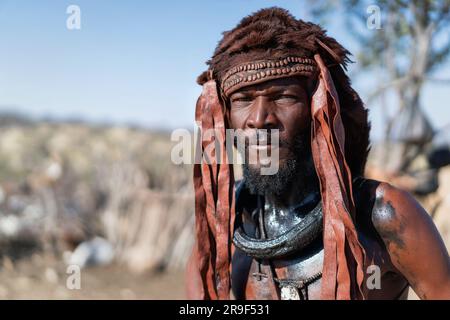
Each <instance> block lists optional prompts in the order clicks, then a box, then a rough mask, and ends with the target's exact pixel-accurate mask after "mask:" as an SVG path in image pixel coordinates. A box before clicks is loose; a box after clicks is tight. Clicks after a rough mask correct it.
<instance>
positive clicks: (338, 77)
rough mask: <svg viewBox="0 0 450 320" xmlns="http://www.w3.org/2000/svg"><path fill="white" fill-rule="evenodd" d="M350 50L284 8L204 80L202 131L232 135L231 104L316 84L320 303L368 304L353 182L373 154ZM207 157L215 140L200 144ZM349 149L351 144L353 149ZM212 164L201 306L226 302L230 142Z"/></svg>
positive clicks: (232, 35) (257, 20) (203, 173)
mask: <svg viewBox="0 0 450 320" xmlns="http://www.w3.org/2000/svg"><path fill="white" fill-rule="evenodd" d="M348 56H349V52H348V51H347V50H346V49H345V48H343V47H342V46H341V45H340V44H339V43H338V42H337V41H336V40H335V39H333V38H331V37H329V36H327V35H326V32H325V31H324V30H323V29H322V28H321V27H320V26H318V25H315V24H313V23H308V22H304V21H302V20H297V19H295V18H294V17H293V16H292V15H291V14H290V13H289V12H288V11H286V10H284V9H280V8H269V9H263V10H260V11H258V12H256V13H254V14H252V15H250V16H248V17H245V18H244V19H242V21H241V22H240V23H239V24H238V25H237V26H236V27H235V28H234V29H232V30H231V31H227V32H225V33H224V36H223V39H222V40H221V41H220V42H219V44H218V46H217V48H216V50H215V52H214V55H213V57H212V59H211V60H210V61H208V65H209V69H208V70H207V71H206V72H204V73H203V74H202V75H200V76H199V78H198V83H199V84H201V85H203V93H202V95H201V96H200V97H199V99H198V101H197V107H196V121H197V123H198V124H199V126H200V129H201V130H200V132H201V133H203V132H205V131H206V130H207V129H215V130H217V131H219V136H221V137H225V129H226V128H228V124H227V123H226V117H225V116H224V113H225V108H227V105H228V101H227V98H228V97H229V95H230V94H231V93H232V92H234V91H235V90H237V89H239V88H241V87H243V86H246V85H251V84H255V83H260V82H263V81H267V80H270V79H274V78H282V77H289V76H307V77H315V78H316V79H317V87H316V89H315V92H314V93H313V94H312V98H311V116H312V119H311V129H312V138H311V147H312V153H313V160H314V165H315V168H316V172H317V175H318V177H319V181H320V191H321V196H322V203H323V214H324V228H323V230H324V231H323V240H324V250H325V258H324V266H323V280H322V298H324V299H351V298H362V291H361V286H362V281H363V275H364V274H363V263H364V256H365V253H364V249H363V247H362V246H361V244H360V243H359V241H358V237H357V234H356V229H355V226H354V221H355V207H354V201H353V195H352V176H354V177H355V176H358V175H361V174H362V173H363V170H364V166H365V162H366V159H367V154H368V145H369V124H368V121H367V110H366V109H365V108H364V106H363V104H362V101H361V99H360V98H359V96H358V94H357V93H356V92H355V91H354V90H353V89H352V87H351V85H350V80H349V78H348V77H347V75H346V74H345V72H344V70H345V69H346V65H347V63H348V62H349V58H348ZM200 141H201V147H202V150H204V149H205V148H206V146H207V145H208V144H209V143H210V142H211V137H204V136H202V139H201V140H200ZM345 141H351V144H349V143H347V144H346V143H345ZM217 146H218V147H219V148H218V149H217V151H216V152H220V155H221V157H222V159H221V160H222V161H220V163H218V162H217V161H216V160H215V159H214V156H213V157H212V158H211V159H210V161H208V162H207V163H206V162H202V163H200V164H196V165H195V166H194V187H195V200H196V207H195V211H196V247H195V253H196V256H197V260H198V264H199V270H198V271H199V273H200V277H201V279H202V284H203V298H205V299H227V298H229V292H230V261H231V252H232V250H233V247H232V236H233V225H234V214H235V212H234V180H233V179H234V178H233V170H232V165H231V162H230V161H227V160H228V159H227V158H226V157H227V153H226V152H224V151H225V149H226V145H225V141H224V139H218V141H216V147H217Z"/></svg>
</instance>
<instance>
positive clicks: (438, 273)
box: [372, 183, 450, 299]
mask: <svg viewBox="0 0 450 320" xmlns="http://www.w3.org/2000/svg"><path fill="white" fill-rule="evenodd" d="M372 221H373V224H374V226H375V228H376V229H377V231H378V232H379V234H380V236H381V238H382V239H383V241H384V243H385V245H386V248H387V250H388V253H389V255H390V257H391V260H392V262H393V264H394V266H395V267H396V268H397V269H398V270H399V271H400V272H401V273H402V274H403V276H404V277H405V278H406V279H407V280H408V282H409V284H410V285H411V286H412V288H413V289H414V291H415V292H416V293H417V294H418V295H419V297H420V298H421V299H450V259H449V255H448V252H447V249H446V248H445V245H444V242H443V241H442V238H441V236H440V235H439V232H438V230H437V229H436V226H435V225H434V223H433V221H432V219H431V217H430V215H429V214H428V213H427V212H426V211H425V210H424V209H423V208H422V207H421V206H420V204H419V203H418V202H417V201H416V200H415V199H414V198H413V197H412V196H411V195H410V194H409V193H407V192H405V191H402V190H399V189H397V188H395V187H393V186H391V185H389V184H387V183H381V184H380V185H379V186H378V187H377V191H376V202H375V206H374V211H373V214H372Z"/></svg>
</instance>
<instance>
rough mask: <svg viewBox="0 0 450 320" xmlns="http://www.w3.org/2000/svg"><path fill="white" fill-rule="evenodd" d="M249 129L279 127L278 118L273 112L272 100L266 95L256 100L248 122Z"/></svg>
mask: <svg viewBox="0 0 450 320" xmlns="http://www.w3.org/2000/svg"><path fill="white" fill-rule="evenodd" d="M246 126H247V128H249V129H277V128H278V119H277V117H276V116H275V114H274V112H273V108H272V106H271V103H270V101H268V100H267V99H266V98H264V97H258V98H256V99H255V100H254V105H253V108H252V110H251V113H250V115H249V117H248V118H247V123H246Z"/></svg>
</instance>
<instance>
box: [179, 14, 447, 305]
mask: <svg viewBox="0 0 450 320" xmlns="http://www.w3.org/2000/svg"><path fill="white" fill-rule="evenodd" d="M348 55H349V52H348V51H347V50H346V49H344V48H343V47H342V46H341V45H340V44H339V43H337V42H336V40H334V39H333V38H330V37H328V36H327V35H326V34H325V31H324V30H322V29H321V28H320V27H319V26H317V25H314V24H312V23H306V22H303V21H301V20H296V19H295V18H294V17H293V16H292V15H290V14H289V13H288V12H287V11H285V10H283V9H278V8H270V9H264V10H260V11H258V12H256V13H255V14H253V15H251V16H248V17H246V18H244V19H243V20H242V21H241V22H240V23H239V25H238V26H237V27H236V28H234V29H233V30H231V31H228V32H226V33H224V37H223V39H222V40H221V41H220V43H219V45H218V47H217V49H216V51H215V53H214V56H213V57H212V59H211V60H210V61H209V62H208V64H209V66H210V68H209V70H208V71H207V72H205V73H204V74H202V75H201V76H200V77H199V83H200V84H202V85H203V93H202V95H201V96H200V98H199V100H198V102H197V109H196V119H197V121H198V123H199V125H200V127H201V135H202V136H201V138H202V139H201V140H200V141H201V147H202V150H203V151H206V149H207V148H208V146H209V145H210V143H211V142H212V141H214V142H215V143H216V149H215V153H211V154H209V161H205V160H203V162H202V163H200V164H196V165H195V167H194V186H195V197H196V236H197V237H196V245H195V247H194V250H193V254H192V256H191V258H190V261H189V263H188V268H187V276H188V277H187V289H188V296H189V298H193V299H228V298H229V297H230V289H231V290H232V292H233V295H234V297H235V298H237V299H400V298H404V297H405V295H406V293H407V291H408V290H407V288H408V287H409V286H411V287H412V288H413V289H414V291H415V292H416V293H417V294H418V295H419V297H420V298H423V299H449V298H450V260H449V256H448V253H447V250H446V248H445V246H444V244H443V241H442V239H441V238H440V236H439V233H438V232H437V230H436V228H435V226H434V224H433V222H432V220H431V219H430V217H429V215H428V214H427V213H426V212H425V211H424V209H423V208H422V207H421V206H420V205H419V204H418V203H417V202H416V201H415V200H414V199H413V198H412V197H411V196H410V195H409V194H407V193H406V192H403V191H401V190H398V189H396V188H394V187H393V186H391V185H389V184H388V183H384V182H379V181H374V180H368V179H365V178H363V172H364V166H365V162H366V158H367V154H368V150H369V138H368V137H369V124H368V121H367V110H366V109H365V108H364V106H363V104H362V102H361V100H360V98H359V96H358V94H357V93H356V92H355V91H354V90H353V89H352V88H351V86H350V81H349V79H348V77H347V76H346V74H345V72H344V69H345V66H346V63H347V62H348V61H349V60H348ZM229 128H230V129H240V134H238V137H237V141H235V142H242V141H243V142H246V144H245V146H246V148H245V150H244V152H243V158H244V159H246V160H252V159H253V160H254V161H247V162H246V163H245V164H244V165H243V173H244V179H243V180H242V181H241V182H240V183H237V185H236V187H235V185H234V180H233V171H232V166H231V164H228V163H226V162H223V161H222V162H221V163H220V161H217V159H216V160H215V159H214V156H215V155H218V154H220V159H221V160H228V158H227V154H226V152H224V151H225V149H226V147H227V145H226V141H224V138H223V136H224V132H225V131H224V130H225V129H229ZM208 129H215V130H218V132H219V133H221V134H220V135H218V136H217V138H215V139H212V138H211V137H210V136H207V135H206V132H207V131H208ZM264 130H266V131H268V132H269V133H271V132H272V131H273V132H276V131H278V133H279V143H278V144H275V143H273V141H271V139H270V138H267V137H266V136H265V135H264V134H260V133H261V132H264ZM221 136H222V137H221ZM261 137H262V139H261ZM269 137H270V135H269ZM255 139H256V140H255ZM249 141H250V142H249ZM251 141H253V142H251ZM255 141H256V142H255ZM253 149H256V150H265V151H267V154H271V153H276V154H278V159H277V160H276V161H277V165H278V171H277V172H276V173H275V174H272V175H263V174H261V169H262V167H264V165H263V161H262V160H263V157H261V156H256V157H253V158H252V156H251V155H252V154H254V153H251V152H250V151H251V150H253ZM275 151H276V152H275ZM255 160H256V161H255ZM234 187H235V188H234Z"/></svg>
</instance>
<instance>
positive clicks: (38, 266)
mask: <svg viewBox="0 0 450 320" xmlns="http://www.w3.org/2000/svg"><path fill="white" fill-rule="evenodd" d="M66 271H67V269H66V266H65V264H64V263H63V262H62V261H57V260H55V259H53V258H49V257H42V256H40V255H34V256H32V257H31V258H30V259H23V260H20V261H17V262H14V263H13V262H12V261H11V260H9V259H3V263H2V265H1V270H0V299H99V300H104V299H183V298H184V283H183V281H184V274H183V272H169V273H157V274H149V273H147V274H133V273H130V272H129V271H128V270H127V269H126V268H124V267H121V266H118V265H111V266H107V267H91V268H86V269H82V270H81V277H80V279H81V282H80V283H81V288H80V289H72V290H71V289H68V287H67V285H66V282H67V279H68V277H69V276H70V274H67V273H66Z"/></svg>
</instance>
